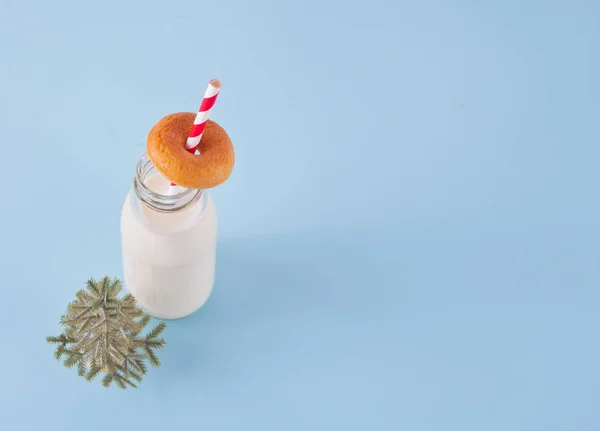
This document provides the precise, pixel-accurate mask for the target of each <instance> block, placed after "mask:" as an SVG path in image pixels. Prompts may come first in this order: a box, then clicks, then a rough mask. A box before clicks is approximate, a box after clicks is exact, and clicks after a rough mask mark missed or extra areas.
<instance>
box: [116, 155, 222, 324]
mask: <svg viewBox="0 0 600 431" xmlns="http://www.w3.org/2000/svg"><path fill="white" fill-rule="evenodd" d="M169 185H170V181H168V180H167V179H165V178H164V177H163V176H162V175H161V174H160V173H158V171H157V170H156V168H155V167H154V165H153V164H152V162H151V161H150V158H149V157H148V155H144V156H143V157H142V158H141V159H140V161H139V162H138V164H137V169H136V173H135V178H134V180H133V187H132V189H131V190H130V191H129V193H128V195H127V198H126V199H125V203H124V204H123V210H122V213H121V247H122V253H123V275H124V284H125V288H126V289H127V290H128V291H129V292H130V293H131V294H132V295H133V296H134V297H135V298H136V300H137V303H138V305H139V306H140V307H141V308H142V309H143V310H144V311H145V312H146V313H148V314H150V315H152V316H154V317H158V318H161V319H177V318H181V317H185V316H187V315H189V314H192V313H193V312H195V311H196V310H198V309H199V308H200V307H201V306H202V305H203V304H204V303H205V302H206V300H207V299H208V297H209V295H210V293H211V291H212V288H213V284H214V281H215V254H216V243H217V215H216V212H215V207H214V204H213V201H212V199H211V197H210V195H209V194H208V192H207V191H206V190H196V189H181V188H180V189H179V192H178V194H175V195H172V196H171V195H170V194H169Z"/></svg>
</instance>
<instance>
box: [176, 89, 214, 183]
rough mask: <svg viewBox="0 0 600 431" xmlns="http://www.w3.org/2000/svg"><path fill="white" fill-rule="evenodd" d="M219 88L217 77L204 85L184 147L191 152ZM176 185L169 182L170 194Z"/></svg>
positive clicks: (196, 147) (208, 115)
mask: <svg viewBox="0 0 600 431" xmlns="http://www.w3.org/2000/svg"><path fill="white" fill-rule="evenodd" d="M219 90H221V82H219V80H218V79H211V81H210V82H209V83H208V87H206V92H205V93H204V99H202V103H201V104H200V108H199V109H198V114H196V118H195V119H194V126H193V127H192V130H191V131H190V135H189V136H188V138H187V141H186V143H185V149H186V150H188V151H189V152H190V153H192V154H195V153H196V150H197V149H198V145H200V140H201V139H202V134H203V133H204V128H205V127H206V123H207V122H208V117H210V111H212V107H213V106H215V102H216V101H217V96H218V95H219ZM176 186H177V184H175V183H171V188H170V192H171V194H174V191H175V188H176Z"/></svg>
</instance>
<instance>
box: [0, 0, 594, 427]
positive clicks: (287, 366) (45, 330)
mask: <svg viewBox="0 0 600 431" xmlns="http://www.w3.org/2000/svg"><path fill="white" fill-rule="evenodd" d="M284 3H285V4H284ZM599 52H600V4H599V3H598V2H597V1H595V0H588V1H583V0H564V1H547V0H527V1H524V0H520V1H517V0H510V1H507V0H504V1H475V0H472V1H467V0H460V1H458V0H456V1H442V0H424V1H416V0H415V1H410V2H407V1H397V0H389V1H387V2H385V1H381V0H371V1H369V2H352V1H344V2H342V1H331V0H329V1H321V0H310V1H307V0H304V1H302V2H300V1H298V2H282V1H276V0H273V1H259V0H255V1H252V2H245V1H242V0H219V1H214V2H207V1H191V0H172V1H170V2H159V1H157V0H151V1H150V0H147V1H144V2H142V1H137V2H131V1H130V2H123V3H122V4H121V2H120V1H106V0H105V1H101V2H84V1H81V0H77V1H75V0H73V1H65V0H56V1H52V2H50V1H41V0H39V1H31V0H30V1H24V0H0V53H1V61H0V131H1V139H2V141H1V143H0V145H1V147H0V148H1V151H2V153H1V157H2V158H1V162H0V163H1V169H0V180H1V182H2V183H3V184H4V185H5V189H4V191H5V192H4V193H3V194H2V198H1V200H0V202H1V203H0V204H1V205H2V207H1V209H2V215H1V224H0V225H1V230H2V240H1V243H0V265H1V272H0V289H1V290H2V301H1V314H0V322H1V324H2V328H3V331H2V343H1V350H2V352H1V355H0V376H1V379H0V419H1V420H2V422H0V428H3V429H11V430H13V429H14V430H35V429H59V430H67V431H68V430H76V429H77V430H79V429H85V430H89V431H93V430H105V429H119V430H120V429H126V428H127V429H142V428H145V429H157V430H158V429H165V430H166V429H169V430H170V429H180V428H181V429H196V428H197V429H207V430H260V431H267V430H444V431H447V430H460V431H463V430H473V431H481V430H485V431H494V430H499V431H507V430H510V431H518V430H527V431H531V430H543V431H553V430H568V431H572V430H577V431H583V430H598V429H599V428H600V412H599V410H598V403H599V401H600V339H599V338H600V337H599V324H600V314H599V313H598V309H599V304H600V289H599V288H600V285H599V281H600V267H599V259H600V253H599V251H598V244H599V240H600V230H599V229H598V223H599V220H600V204H599V202H598V182H599V180H600V172H599V169H598V161H599V157H600V150H599V146H598V145H599V142H600V121H599V118H600V115H599V114H600V83H599V80H598V76H599V74H600V57H599V55H598V54H599ZM214 77H216V78H219V79H221V80H222V82H223V90H222V92H221V95H220V97H219V101H218V102H217V105H216V107H215V109H214V111H213V115H212V118H213V119H214V120H216V121H218V122H219V123H220V124H221V125H223V126H224V127H225V128H226V130H227V131H228V132H229V134H230V135H231V137H232V139H233V142H234V145H235V147H236V151H237V153H236V155H237V156H236V157H237V159H236V167H235V170H234V173H233V175H232V176H231V178H230V179H229V181H227V182H226V183H225V184H223V185H221V186H219V187H218V188H216V189H214V190H213V196H214V199H215V202H216V205H217V210H218V214H219V217H220V219H219V220H220V232H219V247H218V265H217V271H218V273H217V279H218V280H217V283H216V286H215V289H214V292H213V295H212V297H211V299H210V300H209V302H208V303H207V304H206V306H205V307H204V308H203V309H201V311H199V312H198V313H196V314H195V315H193V316H192V317H189V318H186V319H183V320H180V321H174V322H168V327H167V329H166V330H165V333H164V337H165V339H166V341H167V343H168V345H167V346H166V347H165V349H164V350H162V351H161V352H160V358H161V360H162V363H163V365H162V367H161V368H159V369H150V371H149V374H148V375H147V377H146V379H145V380H144V382H143V383H142V387H141V388H140V389H139V390H137V391H135V390H128V391H121V390H119V389H118V388H112V389H111V390H107V389H104V388H103V387H102V386H101V385H100V382H99V381H98V380H96V381H95V382H94V383H87V382H85V381H84V380H82V379H81V378H79V377H78V376H77V375H76V372H75V371H74V370H67V369H65V368H63V367H62V365H61V364H59V363H57V362H56V361H55V360H54V359H53V357H52V352H53V347H52V346H50V345H48V344H46V343H45V341H44V337H45V336H46V335H51V334H58V333H60V331H61V328H60V326H59V324H58V319H59V316H60V315H61V314H62V313H63V311H64V309H65V306H66V304H67V303H68V302H69V301H70V300H71V299H72V298H73V293H74V292H75V290H77V289H78V288H80V287H82V286H83V283H84V281H85V280H86V279H87V278H88V277H90V276H94V277H101V276H102V275H104V274H105V273H108V274H109V275H114V276H118V277H120V276H121V275H122V272H121V271H122V269H121V260H120V259H121V256H120V239H119V216H120V210H121V205H122V202H123V200H124V197H125V195H126V193H127V191H128V188H129V187H130V184H131V181H132V178H133V172H134V168H135V165H136V162H137V160H138V158H139V157H140V156H141V155H142V153H143V152H144V145H145V137H146V135H147V133H148V131H149V129H150V128H151V127H152V125H153V124H154V123H155V122H156V121H157V120H158V119H159V118H161V117H162V116H163V115H166V114H169V113H171V112H177V111H191V112H194V111H195V110H196V109H197V108H198V105H199V103H200V100H201V98H202V95H203V93H204V90H205V88H206V84H207V82H208V81H209V80H210V79H211V78H214Z"/></svg>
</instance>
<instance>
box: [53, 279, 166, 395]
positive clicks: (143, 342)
mask: <svg viewBox="0 0 600 431" xmlns="http://www.w3.org/2000/svg"><path fill="white" fill-rule="evenodd" d="M121 290H122V286H121V282H120V281H119V280H118V279H116V278H114V279H110V278H109V277H104V278H102V279H101V280H100V281H96V280H94V279H93V278H91V279H89V280H88V281H87V282H86V286H85V289H82V290H79V291H78V292H77V293H76V294H75V297H76V300H75V301H73V302H71V303H70V304H69V305H68V306H67V312H66V313H65V314H64V315H63V316H61V318H60V323H61V325H63V327H64V332H63V333H62V334H60V335H59V336H57V337H53V336H49V337H46V341H47V342H48V343H52V344H56V345H57V347H56V350H55V352H54V357H55V358H56V359H57V360H60V359H62V358H64V360H63V365H64V366H65V367H67V368H73V367H76V368H77V374H78V375H80V376H82V377H84V378H85V379H86V380H88V381H91V380H93V379H94V378H96V377H97V376H98V375H99V374H100V373H104V377H103V378H102V384H103V385H104V386H106V387H109V386H111V384H112V383H115V384H116V385H117V386H118V387H120V388H121V389H126V388H127V387H132V388H137V384H136V383H140V382H141V381H142V376H143V375H145V374H146V373H147V371H148V368H147V367H146V364H145V361H146V360H148V361H149V362H150V363H151V364H152V365H153V366H155V367H158V366H160V361H159V359H158V357H157V356H156V353H155V352H154V350H156V349H160V348H162V347H163V346H164V345H165V341H164V340H163V339H162V338H158V336H159V335H160V334H161V333H162V332H163V330H164V329H165V327H166V325H165V323H164V322H160V323H158V324H157V325H156V326H155V327H154V328H152V329H151V330H150V331H149V332H148V333H147V334H146V335H145V336H142V335H141V333H142V331H143V330H144V329H145V328H146V327H147V326H148V324H149V323H150V321H151V319H152V318H151V317H150V316H148V315H147V314H145V313H144V312H143V311H142V310H141V309H139V308H138V307H137V306H136V303H135V298H134V297H133V296H132V295H131V294H126V295H124V296H123V297H121V298H119V293H120V292H121ZM134 381H135V382H134Z"/></svg>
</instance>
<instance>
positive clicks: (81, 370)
mask: <svg viewBox="0 0 600 431" xmlns="http://www.w3.org/2000/svg"><path fill="white" fill-rule="evenodd" d="M86 373H87V366H86V365H85V361H83V358H80V359H79V362H78V363H77V374H78V375H79V376H81V377H83V376H85V375H86Z"/></svg>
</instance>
